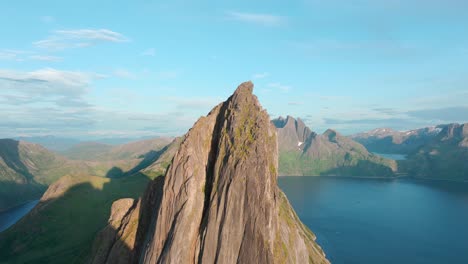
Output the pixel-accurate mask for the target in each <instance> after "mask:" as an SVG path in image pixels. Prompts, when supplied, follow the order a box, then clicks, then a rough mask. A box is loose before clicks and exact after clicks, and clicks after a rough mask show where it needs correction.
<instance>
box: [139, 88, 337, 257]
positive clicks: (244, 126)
mask: <svg viewBox="0 0 468 264" xmlns="http://www.w3.org/2000/svg"><path fill="white" fill-rule="evenodd" d="M252 90H253V84H252V83H250V82H247V83H243V84H241V85H240V86H239V87H238V88H237V90H236V92H235V93H234V94H233V95H232V96H231V97H230V98H229V99H228V100H227V101H226V102H224V103H221V104H219V105H218V106H216V107H215V108H214V109H213V110H212V111H211V112H210V113H209V114H208V116H206V117H202V118H201V119H199V120H198V121H197V122H196V123H195V125H194V126H193V128H192V129H191V130H190V131H189V132H188V133H187V135H186V137H185V139H184V140H183V142H182V143H181V145H180V148H179V150H178V151H177V153H176V154H175V156H174V159H173V162H172V164H171V165H170V167H169V168H168V171H167V173H166V176H165V180H164V186H163V188H162V192H161V193H162V196H158V195H154V190H151V188H148V191H147V193H146V194H145V197H146V198H144V199H143V203H142V206H143V207H142V208H143V210H141V212H142V214H146V215H145V216H143V220H141V221H140V224H139V226H138V232H137V233H138V234H137V239H136V244H137V245H136V246H135V248H136V249H135V255H136V256H137V257H136V258H135V260H134V261H138V262H140V263H328V261H327V259H326V258H325V255H324V253H323V251H322V250H321V249H320V247H319V246H318V245H317V244H316V243H315V241H314V240H315V237H314V235H313V234H312V233H311V231H310V230H308V229H307V228H306V227H305V226H304V225H303V224H302V223H301V222H300V220H299V219H298V217H297V216H296V214H295V213H294V211H293V209H292V208H291V206H290V204H289V202H288V200H287V198H286V196H285V195H284V194H283V193H282V192H281V191H280V190H279V188H278V186H277V171H278V150H277V139H276V129H275V127H274V126H273V125H272V124H271V123H270V120H269V117H268V114H267V112H266V111H265V110H263V109H262V107H261V106H260V104H259V102H258V100H257V98H256V97H255V96H254V95H253V94H252ZM157 179H158V178H156V180H157ZM153 189H154V188H153ZM151 192H153V193H151ZM152 195H153V197H152ZM150 204H152V205H150ZM153 212H154V213H153Z"/></svg>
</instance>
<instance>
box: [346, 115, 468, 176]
mask: <svg viewBox="0 0 468 264" xmlns="http://www.w3.org/2000/svg"><path fill="white" fill-rule="evenodd" d="M350 138H352V139H354V140H356V141H358V142H361V143H362V144H363V145H364V146H365V147H367V148H368V149H369V150H371V151H374V152H379V153H395V154H405V155H406V156H407V158H406V160H402V161H398V164H399V167H400V168H399V170H400V172H403V173H405V174H407V175H409V176H412V177H418V178H432V179H444V180H465V181H466V180H468V124H466V123H465V124H448V125H447V124H446V125H437V126H433V127H425V128H420V129H414V130H409V131H395V130H392V129H389V128H377V129H374V130H372V131H369V132H365V133H359V134H356V135H352V136H350Z"/></svg>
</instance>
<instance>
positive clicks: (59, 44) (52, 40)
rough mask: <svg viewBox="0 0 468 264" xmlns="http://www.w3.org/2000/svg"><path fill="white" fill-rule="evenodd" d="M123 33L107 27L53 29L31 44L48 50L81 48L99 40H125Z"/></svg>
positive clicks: (126, 39)
mask: <svg viewBox="0 0 468 264" xmlns="http://www.w3.org/2000/svg"><path fill="white" fill-rule="evenodd" d="M127 41H129V39H128V38H127V37H125V36H124V35H122V34H120V33H118V32H114V31H111V30H108V29H75V30H55V31H53V32H52V34H51V35H50V36H49V37H47V38H45V39H43V40H39V41H35V42H33V45H34V46H36V47H38V48H42V49H49V50H63V49H67V48H82V47H88V46H92V45H95V44H97V43H99V42H127Z"/></svg>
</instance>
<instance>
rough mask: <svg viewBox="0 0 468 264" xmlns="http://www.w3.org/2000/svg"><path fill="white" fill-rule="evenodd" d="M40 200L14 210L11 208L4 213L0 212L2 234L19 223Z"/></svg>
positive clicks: (0, 230)
mask: <svg viewBox="0 0 468 264" xmlns="http://www.w3.org/2000/svg"><path fill="white" fill-rule="evenodd" d="M38 202H39V200H35V201H31V202H28V203H25V204H22V205H19V206H16V207H13V208H10V209H8V210H6V211H4V212H0V232H2V231H4V230H6V229H8V228H9V227H10V226H12V225H14V224H15V223H16V222H18V221H19V220H20V219H21V218H22V217H23V216H25V215H26V214H27V213H28V212H29V211H31V210H32V209H33V208H34V206H36V204H37V203H38Z"/></svg>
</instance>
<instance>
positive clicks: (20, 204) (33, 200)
mask: <svg viewBox="0 0 468 264" xmlns="http://www.w3.org/2000/svg"><path fill="white" fill-rule="evenodd" d="M40 200H41V197H39V198H37V199H32V200H27V201H25V202H21V203H19V204H16V205H13V206H10V207H8V208H6V209H3V210H0V214H2V213H5V212H8V211H10V210H12V209H14V208H16V207H20V206H23V205H26V204H28V203H32V202H35V201H37V202H39V201H40Z"/></svg>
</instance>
